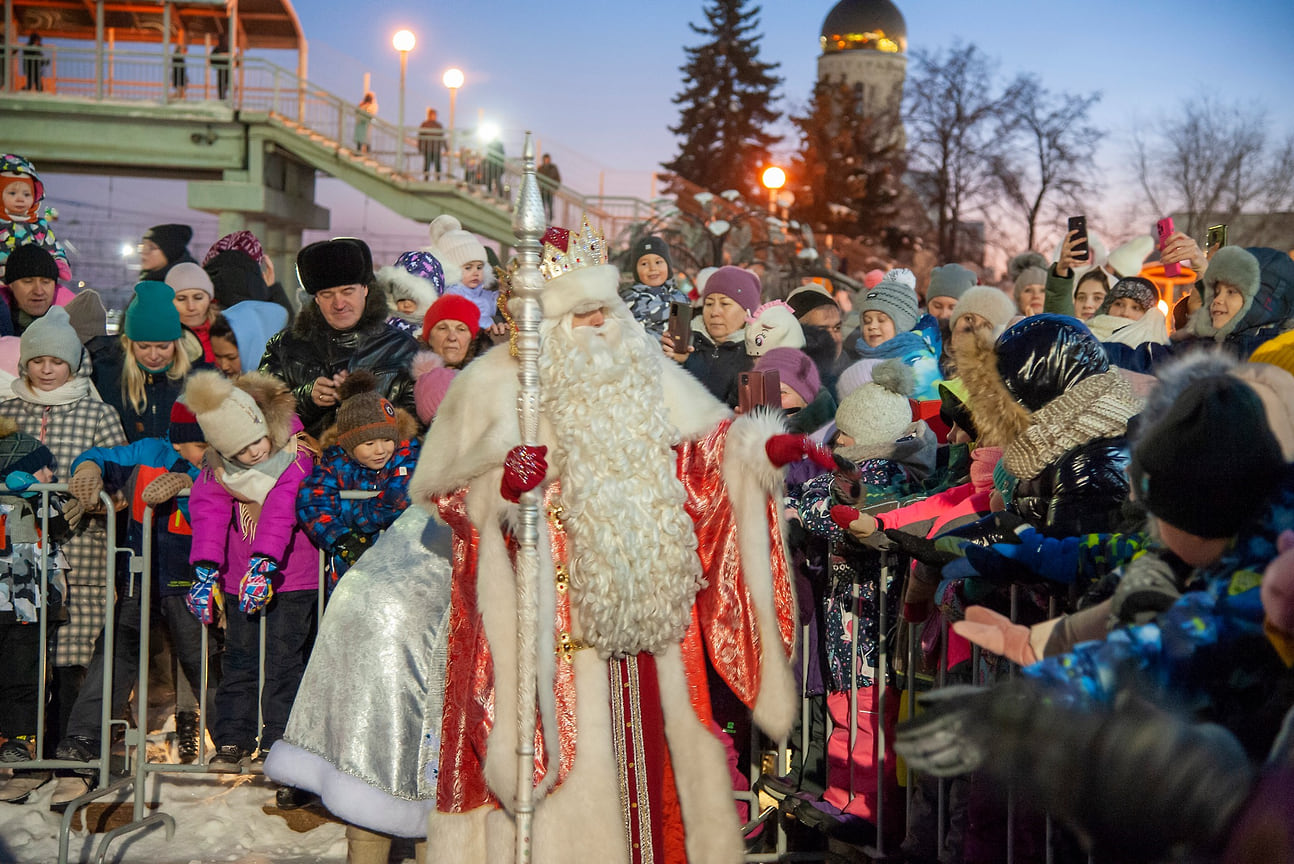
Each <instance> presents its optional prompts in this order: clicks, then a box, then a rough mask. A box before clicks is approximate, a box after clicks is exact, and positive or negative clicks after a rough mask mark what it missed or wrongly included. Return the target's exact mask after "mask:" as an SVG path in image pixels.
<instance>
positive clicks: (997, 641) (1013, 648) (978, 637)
mask: <svg viewBox="0 0 1294 864" xmlns="http://www.w3.org/2000/svg"><path fill="white" fill-rule="evenodd" d="M953 632H954V633H956V634H957V635H958V636H961V637H962V638H964V639H966V641H968V642H973V643H974V644H976V645H978V646H980V647H981V648H983V649H984V650H985V651H989V652H991V653H993V654H998V655H1000V656H1002V657H1005V658H1006V659H1008V660H1010V661H1011V662H1012V663H1018V664H1020V665H1021V666H1028V665H1030V664H1032V663H1037V662H1038V655H1037V654H1035V653H1034V650H1033V646H1032V645H1031V644H1029V636H1030V634H1031V631H1030V629H1029V628H1028V627H1025V626H1024V625H1023V624H1015V623H1012V621H1011V619H1010V618H1007V617H1006V616H1005V615H1001V614H999V613H997V612H994V611H993V610H992V609H989V608H987V607H985V606H968V607H966V620H965V621H958V622H956V623H954V624H953Z"/></svg>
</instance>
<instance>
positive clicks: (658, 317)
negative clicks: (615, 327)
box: [620, 234, 688, 340]
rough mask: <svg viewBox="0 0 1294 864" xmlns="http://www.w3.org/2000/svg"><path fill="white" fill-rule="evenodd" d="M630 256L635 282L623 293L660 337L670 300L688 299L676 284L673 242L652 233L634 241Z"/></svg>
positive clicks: (650, 330)
mask: <svg viewBox="0 0 1294 864" xmlns="http://www.w3.org/2000/svg"><path fill="white" fill-rule="evenodd" d="M629 257H630V259H631V260H632V261H633V268H634V284H633V285H632V286H630V287H629V288H627V289H626V290H625V291H624V292H623V293H621V295H620V296H621V298H622V299H623V300H624V301H625V305H626V306H628V307H629V312H630V314H631V315H633V316H634V320H635V321H638V322H639V323H640V324H642V325H643V329H644V330H646V331H647V332H648V333H650V334H651V335H653V336H655V337H656V339H657V340H659V339H660V338H661V336H662V335H664V333H665V325H666V323H667V322H668V321H669V309H670V303H686V302H688V299H687V296H686V295H685V294H684V293H683V292H682V291H680V290H679V289H678V288H677V287H675V284H674V262H673V261H671V260H670V256H669V244H667V243H666V242H665V241H664V240H662V239H661V238H660V237H657V236H656V235H654V234H651V235H648V236H646V237H643V238H642V239H640V240H638V241H636V242H635V243H634V245H633V248H632V250H631V251H630V254H629Z"/></svg>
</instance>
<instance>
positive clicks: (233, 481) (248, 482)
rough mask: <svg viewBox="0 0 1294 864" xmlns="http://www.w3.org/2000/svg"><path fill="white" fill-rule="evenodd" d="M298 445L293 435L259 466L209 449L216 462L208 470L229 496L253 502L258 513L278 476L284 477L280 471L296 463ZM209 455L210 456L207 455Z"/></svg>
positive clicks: (248, 502)
mask: <svg viewBox="0 0 1294 864" xmlns="http://www.w3.org/2000/svg"><path fill="white" fill-rule="evenodd" d="M297 444H298V441H297V438H296V436H293V437H292V439H291V440H290V441H289V442H288V443H287V445H286V446H284V447H283V449H281V450H279V451H278V452H277V453H274V454H271V455H270V457H269V458H268V459H266V460H265V461H264V462H261V463H260V464H259V465H252V466H251V467H247V466H245V465H239V464H238V463H237V462H235V461H234V460H232V459H229V458H227V457H226V456H225V455H224V454H223V453H216V451H215V449H214V448H212V449H211V450H210V451H209V454H210V453H215V454H216V458H217V459H218V460H219V461H218V462H217V461H215V460H213V464H211V471H212V473H213V474H215V476H216V480H217V481H218V482H219V483H220V485H221V486H224V487H225V488H226V489H227V490H229V494H230V495H233V496H234V497H235V498H237V499H238V500H239V501H242V502H244V503H247V504H252V505H255V507H256V510H257V513H259V510H260V506H261V505H262V504H264V503H265V498H266V496H268V495H269V494H270V490H272V489H273V488H274V486H275V484H276V483H278V482H279V477H281V476H283V472H284V471H286V470H288V468H289V467H290V466H291V465H292V463H294V462H296V459H297ZM208 458H211V457H210V455H208Z"/></svg>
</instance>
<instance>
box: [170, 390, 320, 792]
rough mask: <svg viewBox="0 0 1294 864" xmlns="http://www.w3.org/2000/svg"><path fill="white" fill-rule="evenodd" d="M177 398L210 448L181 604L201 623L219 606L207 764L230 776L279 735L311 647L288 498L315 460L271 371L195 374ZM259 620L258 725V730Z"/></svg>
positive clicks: (305, 570)
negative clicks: (217, 670)
mask: <svg viewBox="0 0 1294 864" xmlns="http://www.w3.org/2000/svg"><path fill="white" fill-rule="evenodd" d="M182 399H183V401H184V402H185V404H186V405H188V407H189V409H190V410H191V411H193V413H194V414H195V415H196V416H197V418H198V423H199V424H200V425H201V426H202V431H203V434H204V435H205V436H206V438H207V441H208V443H210V444H211V449H210V451H208V454H207V462H206V465H205V466H204V467H203V469H202V473H201V475H200V476H199V477H198V479H197V480H196V481H195V482H194V484H193V491H192V493H191V497H190V499H189V512H190V514H191V517H192V523H193V551H192V553H191V554H190V557H189V561H190V563H192V564H193V565H194V570H195V578H194V583H193V587H192V588H191V589H189V597H188V605H189V609H190V610H191V611H192V612H193V614H194V615H196V616H197V617H198V619H199V620H201V621H203V622H204V623H209V622H210V621H211V620H212V619H213V618H214V616H215V610H216V608H217V607H218V606H223V608H224V612H225V622H226V623H225V653H224V660H223V664H222V667H221V672H222V678H221V681H220V686H219V688H218V689H217V690H216V705H215V709H216V712H215V713H216V717H215V722H214V724H213V726H212V736H213V738H214V741H215V745H216V753H215V755H214V756H212V758H211V761H210V762H209V766H210V767H211V768H212V770H217V771H233V772H237V771H240V770H241V766H242V765H244V764H248V762H249V761H252V760H253V754H254V753H255V752H256V750H257V745H258V743H259V749H260V753H262V754H264V753H267V752H268V751H269V749H270V745H272V744H273V743H274V742H275V741H277V740H278V739H279V738H281V737H282V736H283V729H284V727H285V726H286V725H287V720H288V714H289V712H290V711H291V710H292V701H293V699H294V698H295V697H296V692H297V685H298V684H300V682H301V675H302V673H303V672H304V671H305V666H306V661H307V659H308V658H309V654H310V647H311V645H312V644H313V642H314V635H315V625H316V613H317V603H318V587H319V552H318V550H317V549H316V548H315V547H314V546H313V545H312V544H311V543H310V540H309V538H308V537H307V536H306V534H305V532H304V531H303V530H302V529H301V528H300V526H299V525H298V524H297V518H296V499H297V490H298V488H299V487H300V486H301V481H302V480H304V479H305V478H306V477H309V476H310V472H311V471H312V470H313V469H314V463H315V460H316V458H317V455H318V454H316V453H315V452H314V451H313V450H312V449H310V446H309V445H308V444H307V443H306V440H307V439H305V437H304V436H303V435H301V434H300V433H301V432H302V429H303V427H302V425H301V421H300V420H299V419H298V418H297V416H296V413H295V408H296V405H295V400H294V399H293V397H292V393H291V391H290V390H288V388H287V386H286V385H285V384H284V383H283V382H282V381H279V380H278V379H277V378H274V377H272V376H270V375H264V374H261V373H258V372H251V373H248V374H246V375H243V376H242V377H240V378H239V379H238V383H237V384H234V383H233V382H232V381H230V380H229V379H227V378H225V377H224V376H222V375H221V374H220V373H218V372H214V371H204V372H196V373H194V374H193V375H192V376H191V377H190V378H189V380H188V383H187V384H186V386H185V390H184V396H183V397H182ZM262 616H264V618H265V623H266V628H267V639H266V649H265V689H264V691H263V692H262V693H261V696H260V705H261V708H262V710H263V712H264V720H265V725H264V728H262V729H260V730H258V729H257V727H256V707H257V702H256V684H257V674H258V673H257V660H258V650H259V649H258V645H259V629H260V622H261V618H262ZM258 731H259V740H258V734H257V733H258Z"/></svg>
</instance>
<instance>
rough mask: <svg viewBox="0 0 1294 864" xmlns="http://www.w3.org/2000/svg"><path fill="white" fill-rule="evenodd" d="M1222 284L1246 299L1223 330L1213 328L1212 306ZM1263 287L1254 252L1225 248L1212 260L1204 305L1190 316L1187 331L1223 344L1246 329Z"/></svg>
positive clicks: (1234, 247) (1235, 247) (1230, 247)
mask: <svg viewBox="0 0 1294 864" xmlns="http://www.w3.org/2000/svg"><path fill="white" fill-rule="evenodd" d="M1219 282H1225V283H1227V284H1228V285H1231V286H1232V287H1234V288H1236V289H1237V290H1238V291H1239V292H1240V294H1241V296H1243V297H1244V303H1243V304H1242V305H1241V307H1240V311H1239V312H1237V313H1236V314H1235V315H1233V316H1231V320H1229V321H1227V323H1225V324H1223V325H1222V326H1221V327H1214V326H1213V317H1212V316H1211V315H1210V314H1209V307H1210V306H1212V305H1213V300H1214V298H1215V297H1217V296H1218V288H1217V286H1218V283H1219ZM1260 284H1261V273H1260V271H1259V267H1258V259H1257V258H1255V257H1254V256H1253V253H1251V252H1249V250H1247V249H1243V248H1241V247H1239V246H1223V247H1222V248H1221V249H1219V250H1218V251H1217V252H1215V253H1214V254H1213V257H1212V258H1211V259H1209V267H1208V269H1207V270H1205V271H1204V294H1203V297H1202V298H1201V300H1202V302H1201V305H1200V308H1199V309H1196V310H1195V312H1193V313H1192V314H1191V318H1190V321H1189V322H1187V325H1186V329H1187V330H1188V331H1190V332H1191V333H1193V334H1195V335H1196V336H1202V337H1205V338H1209V339H1213V340H1214V341H1216V342H1221V341H1223V340H1224V339H1226V338H1227V337H1228V336H1230V335H1231V334H1232V333H1234V332H1236V331H1237V330H1238V329H1243V328H1241V327H1240V325H1241V322H1243V321H1244V320H1245V317H1246V316H1247V315H1248V314H1249V310H1250V309H1251V308H1253V305H1254V298H1255V297H1256V296H1257V295H1258V288H1259V286H1260Z"/></svg>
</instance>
